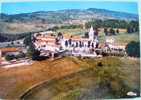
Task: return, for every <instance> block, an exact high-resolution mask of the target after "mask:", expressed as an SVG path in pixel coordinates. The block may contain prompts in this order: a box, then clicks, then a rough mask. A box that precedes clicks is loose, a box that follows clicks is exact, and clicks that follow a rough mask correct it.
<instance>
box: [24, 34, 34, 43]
mask: <svg viewBox="0 0 141 100" xmlns="http://www.w3.org/2000/svg"><path fill="white" fill-rule="evenodd" d="M31 38H32V35H31V33H30V34H28V35H27V36H26V37H25V39H24V44H25V45H26V46H29V45H31V44H32V39H31Z"/></svg>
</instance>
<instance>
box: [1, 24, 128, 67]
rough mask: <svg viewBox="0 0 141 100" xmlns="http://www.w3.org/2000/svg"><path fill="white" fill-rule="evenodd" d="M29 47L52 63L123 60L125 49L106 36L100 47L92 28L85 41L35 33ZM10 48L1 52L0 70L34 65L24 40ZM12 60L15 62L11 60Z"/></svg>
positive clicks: (49, 33) (80, 38)
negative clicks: (57, 60)
mask: <svg viewBox="0 0 141 100" xmlns="http://www.w3.org/2000/svg"><path fill="white" fill-rule="evenodd" d="M17 41H18V42H17ZM3 44H4V43H3ZM7 44H8V43H7ZM32 44H33V45H34V48H35V49H36V50H38V51H39V52H40V56H43V57H47V58H51V59H55V58H57V57H63V56H76V57H81V58H97V57H98V58H99V57H103V56H109V55H110V56H126V50H125V47H126V45H119V44H117V43H116V41H115V40H114V38H113V37H110V36H105V42H104V43H101V42H100V40H99V30H98V29H96V28H95V29H94V28H93V27H92V26H91V28H90V29H89V32H88V36H87V37H85V36H80V35H64V34H63V33H61V32H59V33H58V34H56V35H55V32H54V31H43V32H38V33H34V34H33V35H32ZM8 45H10V43H9V44H8ZM12 45H13V47H8V48H1V49H0V59H1V60H0V66H2V67H5V68H9V67H15V66H21V65H30V64H32V63H33V61H32V59H30V58H28V57H26V53H27V48H28V47H26V46H24V42H23V40H16V41H14V42H12ZM14 46H15V47H14ZM7 55H10V56H11V59H12V60H9V61H7V60H6V56H7ZM12 56H13V58H16V59H13V58H12ZM14 56H15V57H14ZM16 56H17V57H16ZM18 56H19V58H18ZM20 56H21V57H20ZM9 58H10V57H9ZM17 58H18V59H17Z"/></svg>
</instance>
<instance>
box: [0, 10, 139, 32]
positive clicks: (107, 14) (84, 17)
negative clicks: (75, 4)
mask: <svg viewBox="0 0 141 100" xmlns="http://www.w3.org/2000/svg"><path fill="white" fill-rule="evenodd" d="M0 18H1V20H0V22H1V23H3V24H2V25H5V26H2V25H1V24H0V26H2V27H3V28H2V29H0V32H5V31H6V30H7V32H10V31H11V30H12V31H13V32H20V31H22V32H23V31H24V30H25V29H26V30H27V31H30V30H32V31H33V30H36V29H37V30H42V29H45V28H47V27H51V26H54V25H62V24H63V25H64V24H82V22H83V21H84V22H87V21H90V20H92V19H102V20H106V19H118V20H127V21H130V20H138V15H136V14H130V13H124V12H116V11H110V10H105V9H96V8H89V9H65V10H58V11H38V12H32V13H21V14H15V15H8V14H3V13H1V14H0ZM9 23H10V24H9ZM12 23H14V25H13V24H12ZM21 24H22V25H21ZM23 24H24V25H23ZM29 25H30V26H29ZM19 27H22V29H20V28H19ZM38 28H39V29H38ZM25 32H26V31H25Z"/></svg>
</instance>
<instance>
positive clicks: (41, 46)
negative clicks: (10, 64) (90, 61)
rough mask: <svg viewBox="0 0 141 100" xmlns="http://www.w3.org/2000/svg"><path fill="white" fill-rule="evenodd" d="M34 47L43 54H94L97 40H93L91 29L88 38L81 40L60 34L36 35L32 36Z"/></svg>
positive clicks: (77, 37)
mask: <svg viewBox="0 0 141 100" xmlns="http://www.w3.org/2000/svg"><path fill="white" fill-rule="evenodd" d="M34 37H35V42H34V45H35V47H36V49H37V50H39V51H40V52H42V53H43V54H45V53H46V54H47V55H49V53H59V52H60V51H62V50H64V51H66V50H67V51H68V52H70V53H71V54H73V55H74V56H75V54H77V55H86V54H95V55H96V53H95V52H94V49H95V48H97V47H98V42H99V41H98V40H97V39H94V30H93V27H91V28H90V31H89V38H82V37H81V36H70V37H68V36H65V35H63V34H62V33H58V35H56V36H54V35H51V34H49V33H48V34H42V33H36V34H35V35H34Z"/></svg>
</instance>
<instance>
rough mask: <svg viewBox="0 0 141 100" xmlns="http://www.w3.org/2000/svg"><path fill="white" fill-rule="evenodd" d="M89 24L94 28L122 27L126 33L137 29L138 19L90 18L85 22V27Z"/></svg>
mask: <svg viewBox="0 0 141 100" xmlns="http://www.w3.org/2000/svg"><path fill="white" fill-rule="evenodd" d="M91 26H93V27H96V28H124V29H127V32H128V33H133V32H137V31H139V22H138V21H125V20H115V19H109V20H92V21H89V22H87V23H86V24H85V27H86V28H90V27H91Z"/></svg>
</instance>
